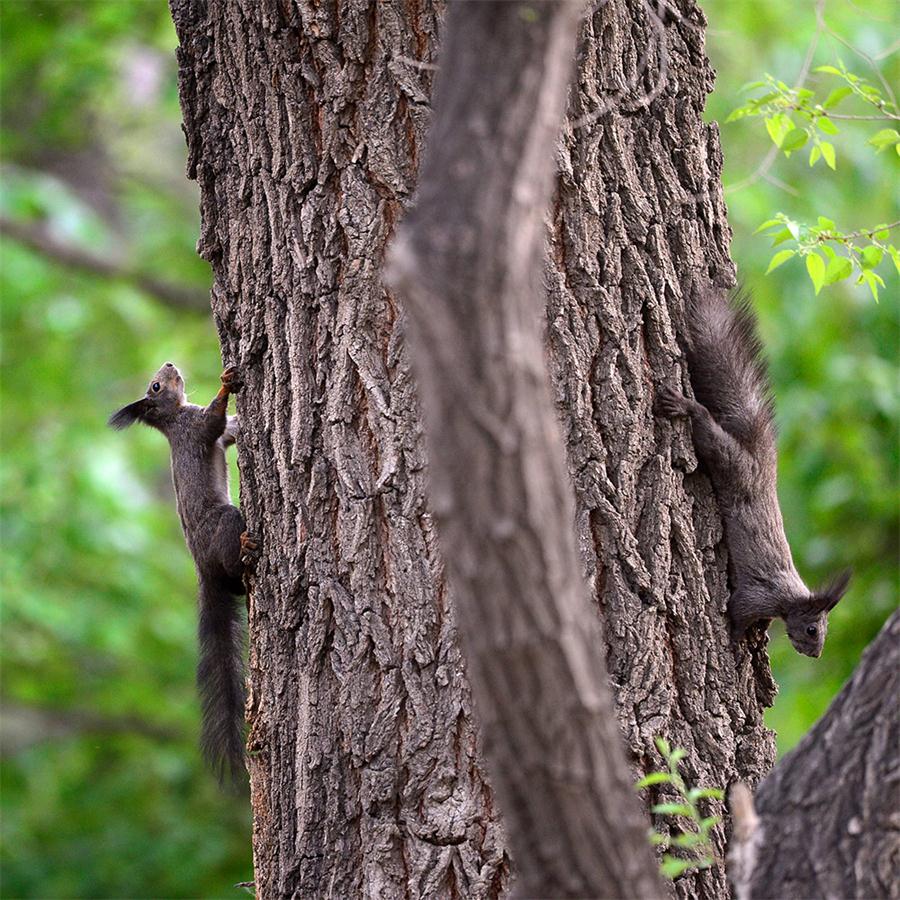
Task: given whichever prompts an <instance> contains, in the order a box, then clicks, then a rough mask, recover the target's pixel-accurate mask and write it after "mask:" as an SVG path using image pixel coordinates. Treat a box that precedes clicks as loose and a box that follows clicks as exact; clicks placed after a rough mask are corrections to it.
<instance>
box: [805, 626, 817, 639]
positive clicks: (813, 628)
mask: <svg viewBox="0 0 900 900" xmlns="http://www.w3.org/2000/svg"><path fill="white" fill-rule="evenodd" d="M816 631H817V629H816V626H815V625H807V626H806V633H807V634H808V635H809V636H810V637H815V636H816Z"/></svg>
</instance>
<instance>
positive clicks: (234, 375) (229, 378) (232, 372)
mask: <svg viewBox="0 0 900 900" xmlns="http://www.w3.org/2000/svg"><path fill="white" fill-rule="evenodd" d="M221 381H222V387H223V388H225V390H226V391H228V393H229V394H237V393H238V392H239V391H240V389H241V388H242V387H243V386H244V381H243V379H242V378H241V372H240V369H238V367H237V366H229V367H228V368H227V369H226V370H225V371H224V372H223V373H222V376H221Z"/></svg>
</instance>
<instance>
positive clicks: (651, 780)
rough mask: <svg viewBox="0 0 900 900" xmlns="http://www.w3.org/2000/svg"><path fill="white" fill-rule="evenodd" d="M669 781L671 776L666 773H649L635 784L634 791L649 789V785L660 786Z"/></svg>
mask: <svg viewBox="0 0 900 900" xmlns="http://www.w3.org/2000/svg"><path fill="white" fill-rule="evenodd" d="M671 780H672V776H671V775H670V774H669V773H668V772H651V773H650V774H649V775H645V776H644V777H643V778H642V779H641V780H640V781H638V782H637V784H635V789H636V790H639V791H641V790H643V789H644V788H645V787H650V785H651V784H662V783H663V782H670V781H671Z"/></svg>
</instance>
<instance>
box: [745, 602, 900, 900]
mask: <svg viewBox="0 0 900 900" xmlns="http://www.w3.org/2000/svg"><path fill="white" fill-rule="evenodd" d="M898 698H900V612H895V613H894V614H893V616H891V618H890V619H889V620H888V621H887V623H886V624H885V626H884V628H882V629H881V633H880V634H879V635H878V637H876V638H875V640H874V641H872V643H871V644H870V645H869V646H868V648H866V652H865V653H864V654H863V657H862V660H860V663H859V665H858V666H857V668H856V671H855V672H854V673H853V677H852V678H851V679H850V680H849V681H848V682H847V684H845V685H844V688H843V689H842V690H841V692H840V694H838V696H837V697H836V698H835V700H834V701H833V702H832V704H831V706H829V707H828V710H827V712H826V713H825V715H823V716H822V718H821V719H819V721H818V722H817V723H816V724H815V726H814V727H813V728H812V730H811V731H810V732H809V734H807V735H806V737H805V738H803V740H802V741H801V742H800V743H799V744H798V745H797V747H795V748H794V749H793V750H792V751H791V752H790V753H789V754H788V755H787V756H785V757H784V759H782V760H780V761H779V763H778V764H777V765H776V766H775V768H774V769H773V770H772V772H771V773H770V774H769V775H768V776H767V777H766V778H765V779H764V780H763V782H762V784H761V785H760V786H759V791H758V792H757V795H756V814H755V815H754V814H753V813H752V811H751V810H749V809H748V815H746V818H747V819H749V821H748V822H747V823H745V829H744V833H743V834H741V835H740V837H741V838H742V841H741V842H737V841H736V842H735V843H736V846H735V847H733V848H732V852H733V855H734V859H735V862H736V863H737V865H735V867H734V870H733V871H732V877H733V878H734V879H735V882H736V885H737V888H738V896H739V897H741V898H746V900H765V898H769V897H865V898H868V900H875V898H889V897H890V898H896V897H900V828H898V821H897V805H898V801H900V715H898V712H900V710H898V702H900V701H898ZM735 819H736V820H737V819H738V817H737V815H736V816H735Z"/></svg>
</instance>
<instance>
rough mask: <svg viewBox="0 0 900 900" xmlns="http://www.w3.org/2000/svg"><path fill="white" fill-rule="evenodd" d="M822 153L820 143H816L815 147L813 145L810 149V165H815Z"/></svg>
mask: <svg viewBox="0 0 900 900" xmlns="http://www.w3.org/2000/svg"><path fill="white" fill-rule="evenodd" d="M821 155H822V151H821V150H820V149H819V145H818V144H816V145H815V146H814V147H811V148H810V150H809V164H810V166H814V165H815V164H816V163H817V162H818V161H819V157H820V156H821Z"/></svg>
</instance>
